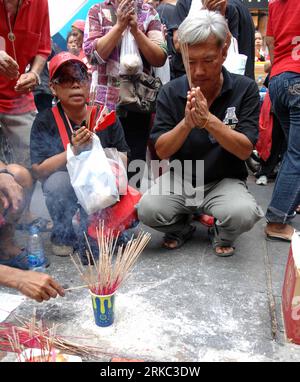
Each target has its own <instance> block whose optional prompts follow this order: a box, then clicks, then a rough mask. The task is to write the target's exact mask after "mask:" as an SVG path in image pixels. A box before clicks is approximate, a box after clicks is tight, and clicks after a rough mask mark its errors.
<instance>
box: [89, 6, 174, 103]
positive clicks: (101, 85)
mask: <svg viewBox="0 0 300 382" xmlns="http://www.w3.org/2000/svg"><path fill="white" fill-rule="evenodd" d="M136 4H137V22H138V28H139V29H140V30H141V31H142V32H143V33H144V34H145V35H146V36H147V37H148V38H149V39H150V40H151V41H153V42H155V43H156V44H158V45H159V46H160V47H161V48H162V49H163V51H164V52H166V55H167V45H166V41H165V38H164V35H163V32H162V25H161V22H160V19H159V15H158V13H157V12H156V11H155V10H154V9H153V7H152V6H150V5H148V4H144V3H143V0H136ZM117 7H118V1H117V0H106V1H104V2H103V3H100V4H96V5H94V6H93V7H91V9H90V10H89V13H88V17H87V22H86V27H85V36H84V51H85V54H86V56H87V57H88V59H89V60H90V62H91V63H92V64H97V65H94V68H93V70H94V71H93V81H92V86H93V87H94V88H95V93H96V94H95V102H97V103H99V104H103V105H106V106H107V107H108V109H110V110H115V109H116V105H117V102H118V98H119V89H120V81H119V68H120V49H121V41H120V42H119V44H118V45H117V46H116V47H115V48H114V50H113V51H112V53H111V55H110V56H109V57H108V59H107V60H106V61H104V60H103V59H102V58H101V57H100V56H99V54H98V52H97V51H96V45H97V39H98V38H101V37H103V36H104V35H106V34H107V33H108V32H109V31H110V30H111V29H112V27H113V26H114V25H115V23H116V18H117V17H116V10H117ZM142 58H143V57H142ZM143 62H144V71H145V72H147V71H148V72H149V70H150V65H149V64H148V63H147V62H145V59H144V58H143Z"/></svg>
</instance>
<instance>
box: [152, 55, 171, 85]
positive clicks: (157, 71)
mask: <svg viewBox="0 0 300 382" xmlns="http://www.w3.org/2000/svg"><path fill="white" fill-rule="evenodd" d="M153 71H154V75H155V77H158V78H160V80H161V83H162V84H163V85H164V84H166V83H167V82H169V81H170V79H171V73H170V61H169V57H167V59H166V62H165V64H164V66H161V67H159V68H156V67H153Z"/></svg>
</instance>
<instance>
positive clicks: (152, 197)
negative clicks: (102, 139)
mask: <svg viewBox="0 0 300 382" xmlns="http://www.w3.org/2000/svg"><path fill="white" fill-rule="evenodd" d="M227 35H228V27H227V23H226V20H225V18H224V17H223V16H222V15H220V14H218V13H215V12H210V11H207V10H202V11H200V12H199V14H197V15H196V16H189V17H187V18H186V19H185V20H184V22H183V23H182V24H181V25H180V27H179V29H178V36H179V40H180V42H181V43H185V44H187V51H188V55H187V62H188V63H189V68H190V75H191V83H192V86H191V88H190V86H189V82H188V78H187V76H186V75H185V76H183V77H180V78H178V79H176V80H174V81H171V82H170V83H168V84H166V85H165V86H164V87H163V89H162V91H161V92H160V95H159V97H158V101H157V109H156V119H155V122H154V127H153V130H152V135H151V138H152V140H153V142H154V144H155V149H156V152H157V154H158V156H159V157H160V158H161V159H170V160H175V159H176V160H179V161H180V162H181V163H182V165H183V164H184V161H186V160H190V161H192V163H193V164H196V161H203V162H204V197H203V198H202V199H201V200H199V202H198V204H196V205H194V206H191V205H188V203H186V202H187V198H186V195H185V194H184V192H179V193H177V192H176V191H174V190H177V191H178V190H180V189H181V188H183V187H182V184H178V183H180V182H182V179H181V178H180V177H179V176H178V174H176V173H175V174H173V173H167V174H164V175H163V176H162V177H161V178H160V179H159V181H158V182H157V183H156V184H155V185H154V186H153V187H152V188H151V189H150V190H149V191H148V192H147V193H146V194H145V195H144V196H143V198H142V200H141V201H140V204H139V208H138V214H139V219H140V220H141V221H142V222H143V223H144V224H146V225H148V226H150V227H152V228H154V229H157V230H158V231H161V232H164V233H165V237H164V243H163V244H164V246H165V247H166V248H168V249H175V248H179V247H180V246H181V245H182V244H184V243H185V241H186V240H188V239H189V238H191V236H192V234H193V232H194V230H195V227H193V226H191V225H190V221H191V215H192V214H194V213H204V214H208V215H213V216H214V218H215V225H214V228H213V230H212V231H211V232H210V236H211V239H212V244H213V248H214V253H215V254H216V255H218V256H230V255H232V254H233V252H234V241H235V240H236V238H237V237H238V236H239V235H241V234H242V233H243V232H246V231H249V230H250V229H251V228H252V227H253V226H254V224H255V223H256V222H257V221H258V220H259V219H260V218H261V217H262V216H263V211H262V210H261V208H260V207H259V206H258V205H257V204H256V202H255V200H254V198H253V196H252V195H251V194H250V193H249V191H248V189H247V186H246V178H247V175H248V173H247V169H246V165H245V162H244V161H245V159H247V158H248V157H249V156H250V154H251V152H252V150H253V147H254V145H255V143H256V140H257V137H258V115H259V95H258V89H257V86H256V84H255V82H254V81H252V80H251V79H249V78H247V77H244V76H240V75H235V74H231V73H229V72H228V71H227V70H226V69H225V68H224V67H223V66H222V64H223V62H224V61H225V59H226V56H227V50H228V46H227V45H226V38H227ZM182 167H184V166H182ZM196 168H197V167H196V166H195V165H194V166H193V167H192V177H191V179H192V181H191V184H195V183H197V182H196V180H197V177H198V176H199V174H198V173H197V171H196ZM172 174H173V175H172ZM202 177H203V174H202ZM168 179H169V181H168ZM168 183H169V185H168Z"/></svg>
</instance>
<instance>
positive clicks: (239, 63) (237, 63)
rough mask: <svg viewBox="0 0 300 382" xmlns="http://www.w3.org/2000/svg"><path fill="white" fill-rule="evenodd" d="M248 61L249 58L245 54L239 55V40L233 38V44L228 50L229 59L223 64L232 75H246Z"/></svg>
mask: <svg viewBox="0 0 300 382" xmlns="http://www.w3.org/2000/svg"><path fill="white" fill-rule="evenodd" d="M247 59H248V57H247V56H246V55H245V54H240V53H239V48H238V43H237V40H236V38H234V37H233V36H231V44H230V46H229V48H228V52H227V58H226V60H225V62H224V64H223V65H224V66H225V68H226V69H227V70H228V71H229V72H230V73H234V74H241V75H244V74H245V68H246V63H247Z"/></svg>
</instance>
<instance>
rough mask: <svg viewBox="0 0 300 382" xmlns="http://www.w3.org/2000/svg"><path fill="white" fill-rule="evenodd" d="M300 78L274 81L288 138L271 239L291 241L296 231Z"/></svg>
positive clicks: (272, 212) (270, 210)
mask: <svg viewBox="0 0 300 382" xmlns="http://www.w3.org/2000/svg"><path fill="white" fill-rule="evenodd" d="M299 88H300V75H299V74H298V73H292V72H287V73H282V74H280V75H278V76H275V77H273V78H272V79H271V82H270V97H271V100H272V105H273V109H274V113H275V114H276V115H277V117H278V118H279V119H280V123H281V126H282V128H283V131H284V133H285V136H286V139H287V142H288V143H287V151H286V153H285V155H284V157H283V161H282V164H281V167H280V170H279V173H278V176H277V179H276V182H275V186H274V190H273V195H272V199H271V202H270V204H269V206H268V209H267V213H266V219H267V222H268V224H267V226H266V229H265V233H266V235H267V236H268V237H269V238H273V239H276V238H279V239H283V240H288V241H289V240H291V237H292V234H293V232H294V229H293V227H292V226H290V225H289V224H287V223H288V222H289V221H290V220H291V219H292V218H293V217H294V216H295V209H296V207H297V205H298V204H299V202H300V107H299V104H300V91H299Z"/></svg>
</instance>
